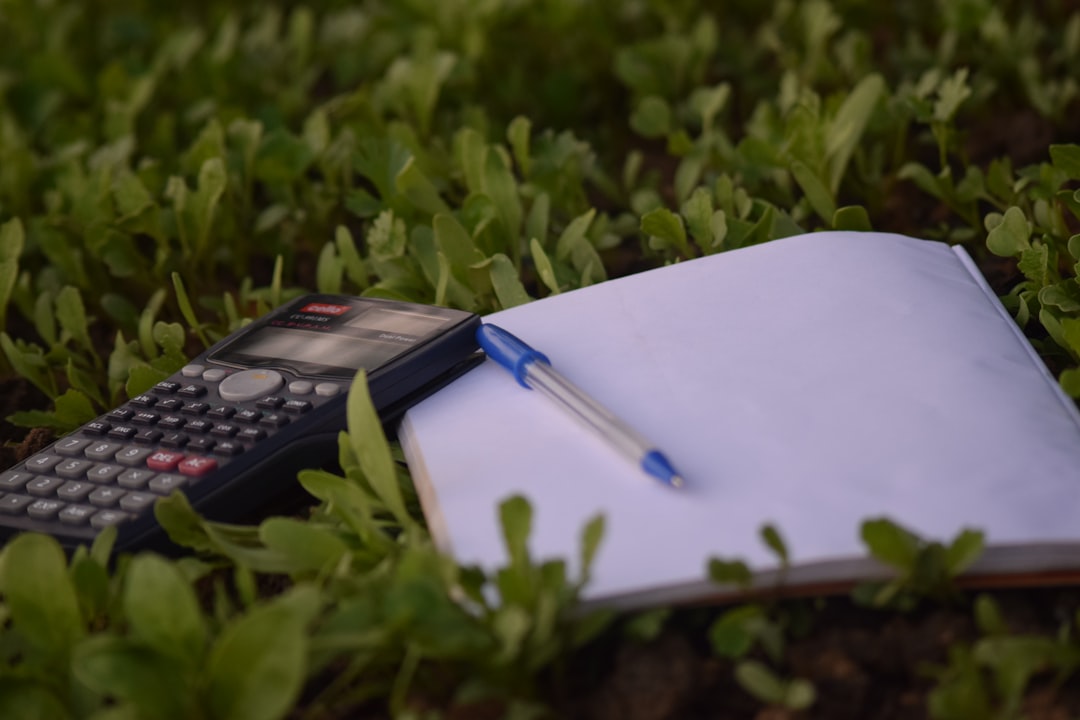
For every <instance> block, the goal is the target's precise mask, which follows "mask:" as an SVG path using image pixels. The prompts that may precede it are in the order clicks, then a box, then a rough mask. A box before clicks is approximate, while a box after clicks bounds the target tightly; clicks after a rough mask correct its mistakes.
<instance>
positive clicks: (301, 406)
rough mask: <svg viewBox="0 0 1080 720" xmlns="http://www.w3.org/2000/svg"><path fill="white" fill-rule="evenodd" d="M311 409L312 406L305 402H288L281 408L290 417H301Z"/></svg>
mask: <svg viewBox="0 0 1080 720" xmlns="http://www.w3.org/2000/svg"><path fill="white" fill-rule="evenodd" d="M311 408H312V405H311V403H309V402H308V401H307V400H289V401H287V402H286V403H285V405H284V406H283V407H282V410H284V411H285V412H287V413H289V414H290V415H302V414H304V413H306V412H307V411H308V410H310V409H311Z"/></svg>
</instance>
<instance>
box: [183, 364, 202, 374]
mask: <svg viewBox="0 0 1080 720" xmlns="http://www.w3.org/2000/svg"><path fill="white" fill-rule="evenodd" d="M205 369H206V368H205V367H203V366H202V365H185V366H184V367H182V368H180V374H181V375H183V376H184V377H199V376H200V375H202V373H203V370H205Z"/></svg>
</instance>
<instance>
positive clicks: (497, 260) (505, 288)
mask: <svg viewBox="0 0 1080 720" xmlns="http://www.w3.org/2000/svg"><path fill="white" fill-rule="evenodd" d="M491 285H492V287H494V288H495V296H496V297H497V298H499V304H500V305H501V306H502V307H503V309H504V310H505V309H508V308H512V307H515V306H517V305H524V304H525V303H527V302H530V301H531V300H532V298H531V297H529V293H527V292H525V286H524V285H522V284H521V278H519V277H518V273H517V269H515V268H514V263H513V262H512V261H511V260H510V258H508V257H506V256H505V255H503V254H502V253H498V254H496V255H495V256H494V257H492V258H491Z"/></svg>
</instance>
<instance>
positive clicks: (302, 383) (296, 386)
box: [289, 380, 315, 395]
mask: <svg viewBox="0 0 1080 720" xmlns="http://www.w3.org/2000/svg"><path fill="white" fill-rule="evenodd" d="M314 389H315V385H314V383H312V382H311V381H310V380H293V381H292V382H291V383H289V392H291V393H292V394H293V395H310V394H311V391H312V390H314Z"/></svg>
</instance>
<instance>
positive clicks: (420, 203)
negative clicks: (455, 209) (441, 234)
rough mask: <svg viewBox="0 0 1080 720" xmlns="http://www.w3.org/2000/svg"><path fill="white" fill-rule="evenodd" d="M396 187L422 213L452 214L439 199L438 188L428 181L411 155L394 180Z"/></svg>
mask: <svg viewBox="0 0 1080 720" xmlns="http://www.w3.org/2000/svg"><path fill="white" fill-rule="evenodd" d="M394 186H395V187H396V188H397V191H398V192H399V193H401V194H402V195H404V196H405V198H406V199H408V201H409V202H410V203H412V204H413V206H414V207H416V208H417V209H418V210H420V211H421V212H425V213H428V214H430V215H434V214H436V213H448V212H450V208H449V207H447V205H446V203H445V202H444V201H443V199H442V198H441V197H439V190H438V188H436V187H435V185H434V184H433V183H432V182H431V180H429V179H428V177H427V175H425V174H424V172H423V170H421V169H420V166H419V165H417V164H416V158H415V157H413V156H411V155H410V156H409V159H408V160H407V161H406V162H405V165H404V167H402V168H401V171H400V172H398V174H397V176H396V177H395V178H394Z"/></svg>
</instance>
